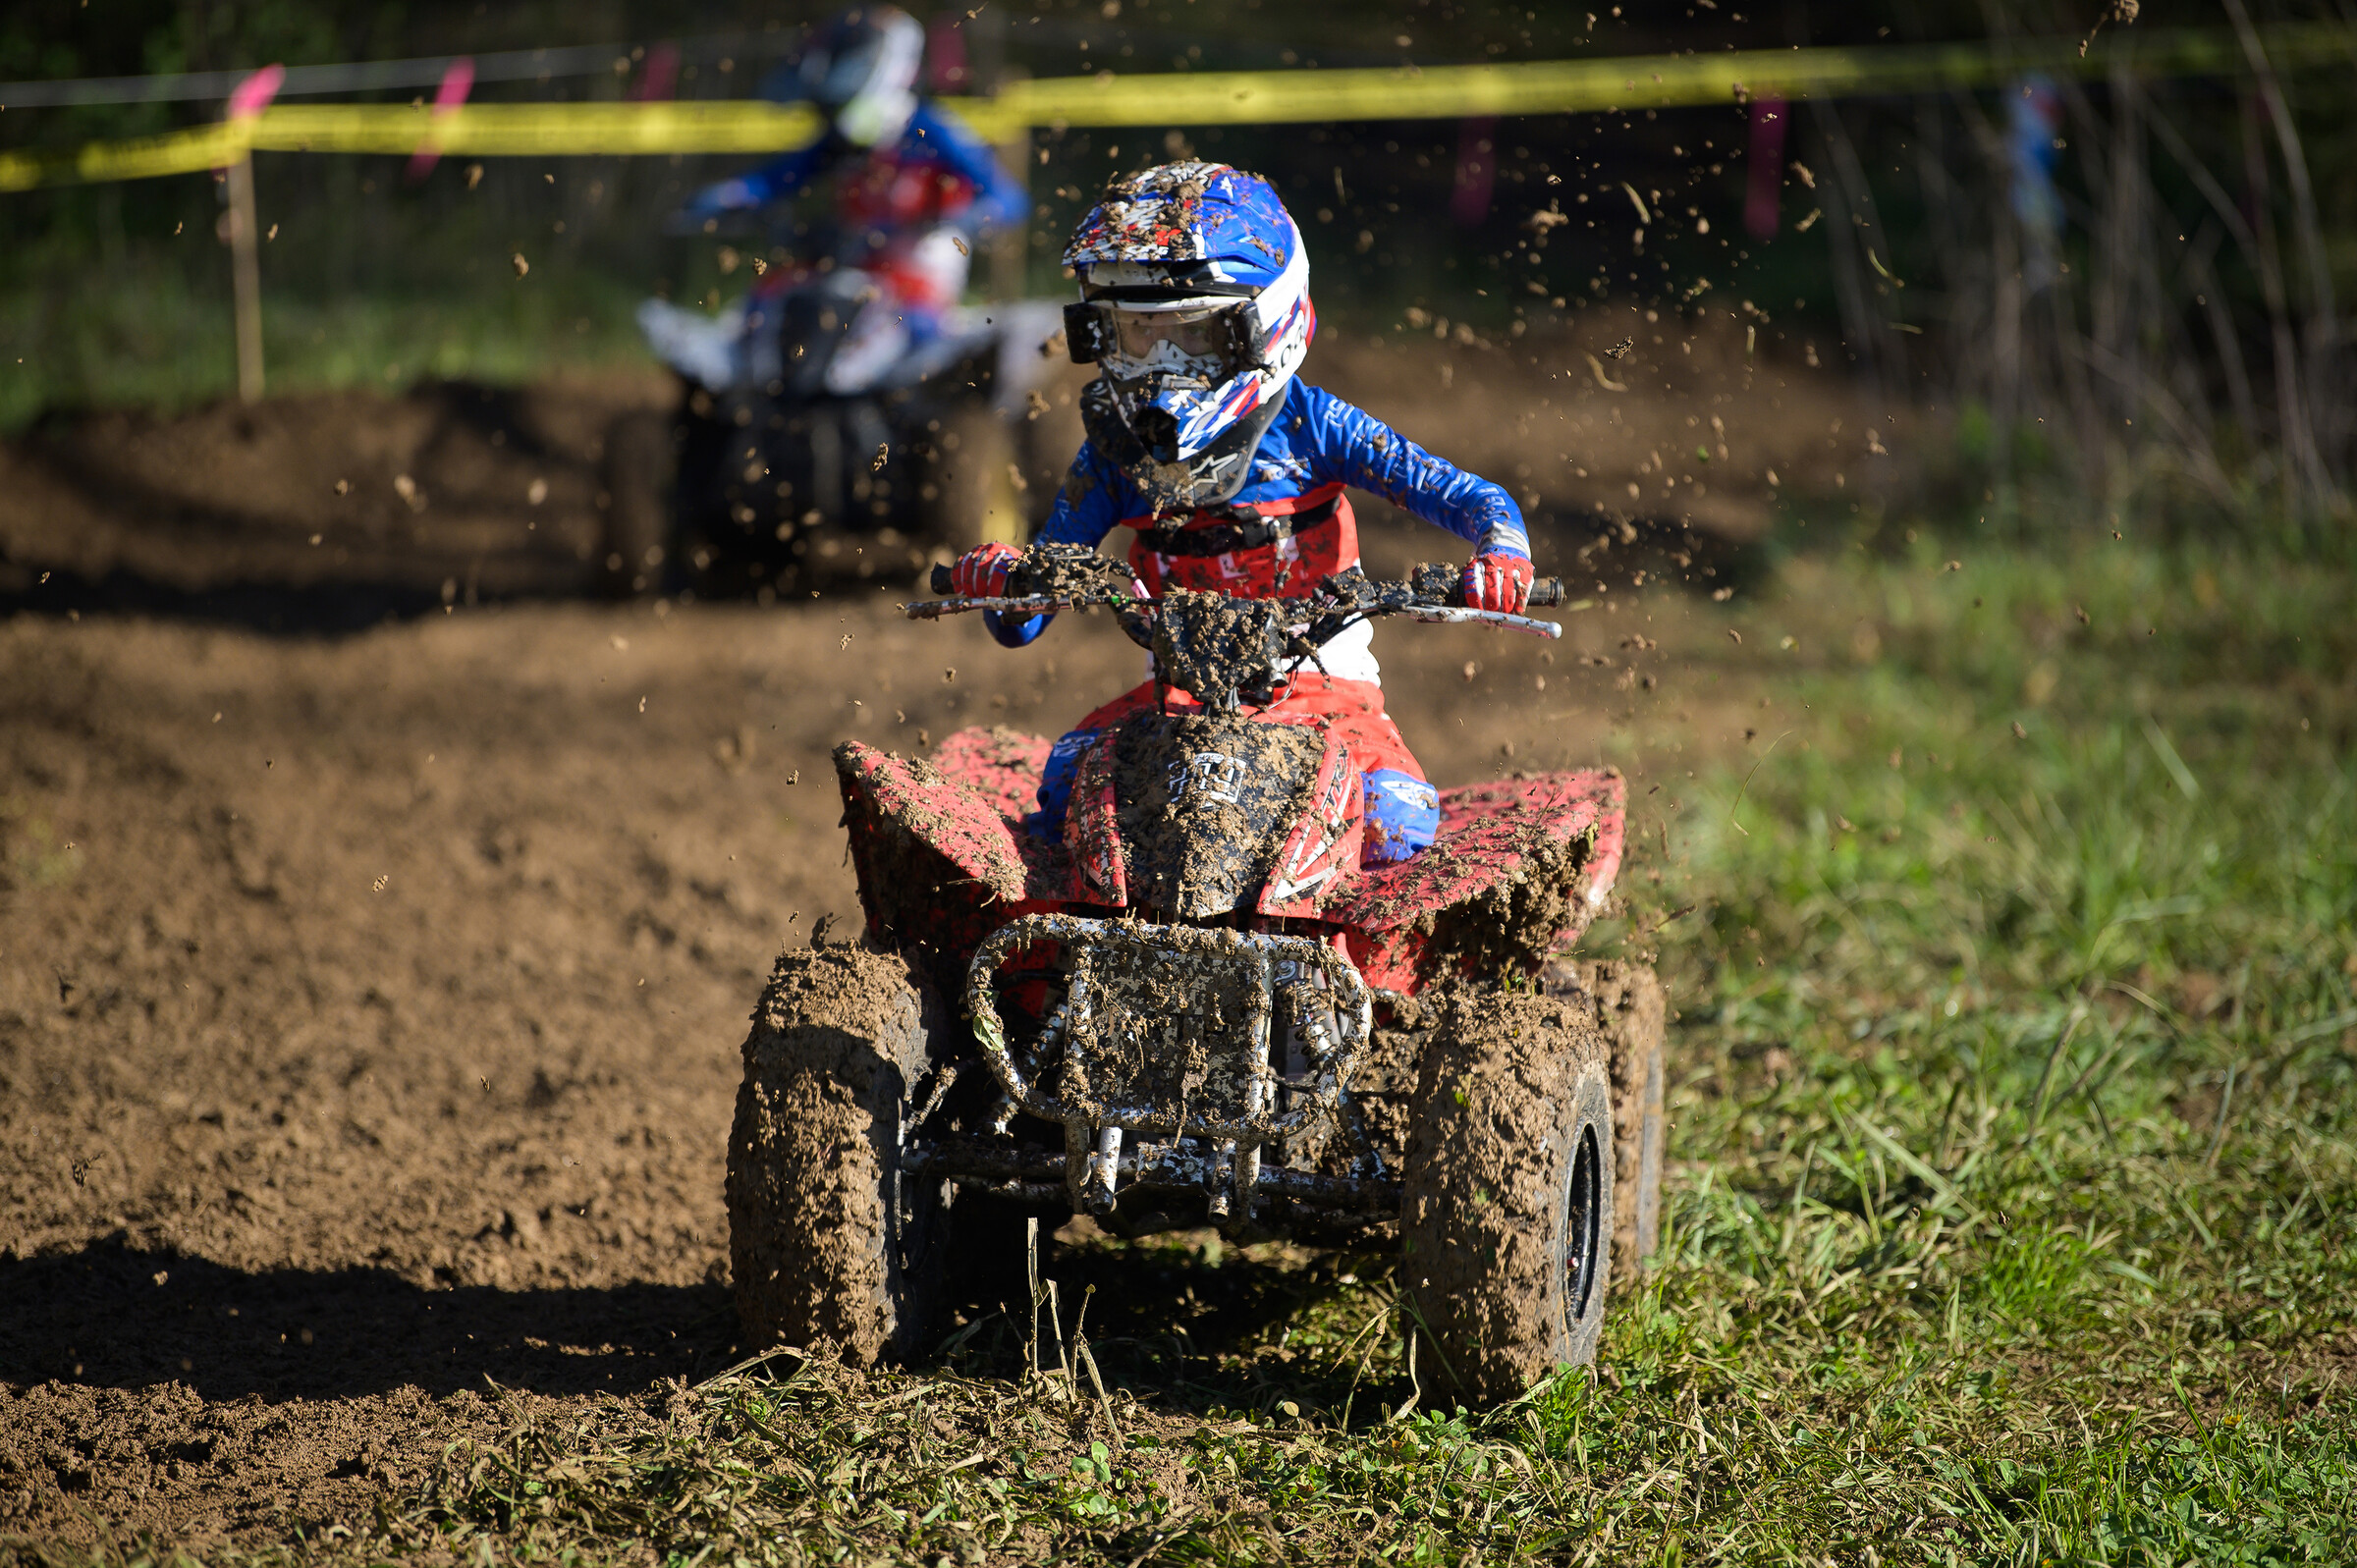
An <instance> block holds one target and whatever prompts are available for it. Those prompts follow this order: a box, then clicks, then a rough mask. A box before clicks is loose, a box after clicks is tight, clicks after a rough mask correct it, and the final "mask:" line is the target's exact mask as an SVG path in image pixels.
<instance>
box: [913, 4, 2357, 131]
mask: <svg viewBox="0 0 2357 1568" xmlns="http://www.w3.org/2000/svg"><path fill="white" fill-rule="evenodd" d="M2262 36H2263V38H2264V42H2265V47H2266V49H2267V52H2268V54H2269V56H2270V58H2271V59H2274V60H2275V61H2276V62H2278V63H2280V64H2284V65H2290V64H2295V63H2298V62H2301V61H2306V60H2314V59H2318V58H2328V57H2330V56H2333V55H2341V56H2344V57H2347V58H2350V59H2357V28H2350V27H2338V26H2330V25H2301V26H2287V27H2274V28H2270V29H2266V30H2265V31H2264V32H2263V34H2262ZM2247 69H2248V60H2247V58H2246V57H2245V55H2244V53H2243V50H2242V46H2241V44H2240V42H2239V41H2238V40H2237V39H2236V38H2235V36H2234V35H2233V34H2232V33H2231V32H2223V31H2183V32H2163V33H2149V34H2143V35H2134V34H2130V33H2127V32H2121V33H2118V34H2116V35H2110V34H2108V35H2107V42H2106V44H2105V45H2104V46H2103V47H2098V48H2091V49H2089V50H2088V52H2087V53H2086V55H2085V56H2081V54H2080V53H2079V47H2078V44H2077V43H2076V42H2074V41H2072V40H2068V39H2016V40H2010V41H2006V40H1996V41H1991V42H1985V43H1955V44H1922V45H1885V46H1878V47H1875V48H1871V49H1789V50H1781V51H1780V50H1773V49H1755V50H1747V51H1742V52H1731V51H1730V52H1723V53H1719V54H1702V53H1692V54H1684V55H1672V56H1667V57H1659V56H1657V57H1630V56H1621V57H1617V58H1600V59H1593V60H1561V61H1541V62H1532V63H1528V64H1512V65H1495V66H1432V67H1427V68H1424V69H1421V70H1419V69H1417V68H1415V67H1412V66H1411V67H1404V68H1398V69H1392V70H1375V71H1290V72H1282V73H1279V72H1200V73H1197V72H1181V73H1175V74H1170V75H1156V76H1151V77H1121V76H1116V75H1114V74H1113V73H1111V72H1105V73H1100V74H1099V75H1098V76H1096V77H1094V78H1087V77H1079V78H1073V77H1065V78H1054V79H1049V80H1046V81H1023V82H1016V83H1013V84H1011V85H1010V86H1009V88H1008V89H1007V91H1006V92H1005V93H1003V94H1002V95H1001V96H999V97H997V98H995V99H991V100H989V101H987V102H975V103H972V104H971V105H967V104H960V105H959V113H960V114H961V115H963V116H964V117H965V118H966V119H967V120H969V121H971V122H972V123H973V124H974V125H975V127H976V128H977V129H981V130H983V133H984V135H993V134H994V133H995V132H997V131H999V130H1001V129H1014V130H1019V129H1020V128H1021V127H1023V126H1026V125H1030V126H1141V125H1143V126H1198V125H1233V124H1239V123H1257V124H1263V125H1274V124H1285V123H1300V122H1308V121H1336V120H1422V119H1454V118H1457V117H1459V116H1465V115H1493V114H1494V115H1537V114H1594V113H1599V112H1604V111H1610V110H1622V109H1673V108H1692V107H1696V106H1701V105H1709V104H1714V103H1735V102H1739V101H1742V100H1744V99H1748V98H1785V99H1793V98H1828V97H1854V96H1858V95H1861V94H1867V93H1908V92H1919V91H1923V90H1925V89H1937V88H1947V87H1975V86H1988V85H1991V84H1994V83H1997V82H2001V81H2009V80H2011V79H2012V78H2014V77H2017V76H2019V75H2021V74H2023V73H2025V72H2032V71H2038V72H2047V73H2050V74H2056V75H2076V76H2098V75H2105V74H2108V73H2110V72H2111V71H2113V70H2126V71H2128V72H2130V73H2132V74H2135V75H2139V76H2199V75H2209V74H2213V73H2217V74H2232V73H2239V72H2242V71H2245V70H2247Z"/></svg>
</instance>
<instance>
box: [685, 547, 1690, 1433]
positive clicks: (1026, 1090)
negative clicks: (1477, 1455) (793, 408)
mask: <svg viewBox="0 0 2357 1568" xmlns="http://www.w3.org/2000/svg"><path fill="white" fill-rule="evenodd" d="M944 577H946V573H942V574H938V575H937V577H936V582H935V587H936V591H946V589H947V583H946V581H944V580H942V579H943V578H944ZM1559 594H1560V589H1559V588H1557V587H1556V586H1555V585H1553V584H1547V583H1543V584H1542V585H1541V593H1540V594H1539V595H1534V603H1541V604H1550V603H1555V602H1557V596H1558V595H1559ZM1455 599H1456V573H1455V570H1454V568H1429V567H1428V568H1419V569H1418V571H1417V572H1416V573H1415V574H1414V577H1413V579H1412V580H1410V581H1404V582H1385V581H1376V580H1372V579H1370V578H1368V577H1366V576H1365V575H1363V574H1362V573H1360V572H1358V571H1355V570H1353V571H1351V572H1347V573H1343V574H1340V575H1337V576H1334V577H1329V578H1327V579H1326V580H1325V582H1324V583H1323V584H1321V586H1320V589H1319V591H1318V592H1317V593H1316V594H1315V595H1314V596H1312V597H1311V598H1309V599H1308V600H1306V601H1304V600H1298V599H1295V600H1266V599H1236V598H1230V597H1228V596H1226V595H1223V594H1217V593H1189V592H1184V591H1174V592H1171V593H1169V594H1166V595H1165V596H1164V597H1162V598H1160V599H1148V598H1146V597H1144V595H1143V594H1142V593H1141V592H1140V591H1139V589H1138V587H1137V584H1136V583H1135V581H1134V580H1133V578H1132V576H1131V574H1130V571H1129V569H1128V568H1127V567H1126V566H1124V565H1122V564H1119V563H1116V562H1113V561H1110V560H1107V559H1106V558H1104V557H1102V556H1098V555H1096V554H1095V553H1094V552H1091V551H1087V550H1075V549H1071V548H1069V547H1053V546H1041V547H1034V548H1033V549H1032V550H1031V551H1029V552H1027V553H1026V555H1025V557H1024V559H1023V561H1022V563H1021V564H1020V565H1019V566H1018V567H1017V568H1015V569H1014V572H1013V573H1012V575H1011V578H1010V581H1009V585H1008V595H1007V597H1004V598H995V599H964V598H949V599H943V600H938V601H933V602H929V603H923V604H917V605H911V606H909V607H908V613H909V614H910V615H911V616H912V617H917V618H932V617H936V616H941V615H948V614H956V613H960V612H967V611H974V610H999V611H1003V612H1007V613H1011V614H1015V615H1032V614H1036V613H1038V612H1041V611H1045V610H1066V609H1082V610H1087V609H1091V608H1097V607H1102V608H1105V609H1108V610H1110V611H1111V612H1112V613H1113V615H1114V616H1115V617H1116V619H1117V620H1118V621H1119V622H1120V623H1121V625H1122V627H1123V629H1124V631H1126V632H1127V633H1128V635H1129V636H1130V637H1131V638H1132V639H1133V640H1134V641H1136V642H1137V643H1139V644H1140V645H1141V646H1143V647H1146V648H1147V649H1149V650H1150V651H1151V652H1152V653H1153V656H1154V661H1155V669H1156V671H1157V678H1158V681H1159V682H1161V685H1160V688H1159V693H1158V694H1159V695H1161V696H1162V697H1163V698H1164V699H1165V700H1164V701H1163V703H1162V704H1161V708H1160V711H1153V712H1147V713H1144V714H1141V715H1139V716H1137V717H1135V718H1133V719H1130V720H1127V721H1125V722H1124V723H1122V724H1120V725H1118V726H1116V727H1115V728H1114V729H1112V730H1109V731H1107V732H1106V733H1105V734H1104V735H1103V737H1102V738H1100V739H1099V740H1098V741H1097V743H1096V744H1095V745H1094V746H1093V747H1092V748H1091V749H1090V751H1089V752H1088V753H1087V754H1086V755H1085V757H1084V758H1083V760H1082V762H1081V765H1080V768H1079V772H1078V775H1077V782H1076V784H1075V786H1074V788H1073V792H1072V799H1071V805H1070V808H1069V812H1068V814H1067V817H1066V820H1065V823H1064V825H1063V832H1062V837H1061V838H1057V839H1054V840H1051V839H1048V838H1040V837H1037V836H1035V835H1034V834H1031V833H1028V832H1026V831H1025V828H1024V825H1023V822H1022V816H1023V813H1024V811H1025V809H1026V807H1027V806H1028V805H1029V803H1030V798H1031V795H1032V791H1033V789H1034V787H1035V786H1036V785H1037V784H1038V781H1039V777H1040V772H1041V769H1042V767H1043V766H1044V764H1045V762H1046V760H1047V753H1048V748H1049V742H1048V741H1046V740H1044V739H1041V738H1039V737H1037V736H1033V735H1025V734H1018V733H1015V732H1014V731H1012V730H961V731H959V733H957V734H954V735H952V736H950V737H949V738H948V739H947V740H946V741H944V742H943V743H942V745H941V748H940V750H939V752H938V753H937V755H936V757H935V758H934V760H933V761H931V762H924V761H917V760H910V759H904V758H901V757H896V756H893V755H892V754H890V753H888V752H882V751H877V750H874V749H872V748H870V747H867V746H864V745H861V744H858V743H857V742H849V743H846V744H845V745H843V746H842V747H841V748H839V749H838V750H837V752H836V754H835V761H836V768H837V770H838V772H839V774H840V775H841V779H842V784H843V796H844V803H845V824H846V826H847V827H848V828H849V830H850V841H851V858H852V862H853V865H854V866H855V868H856V870H857V874H858V879H859V894H860V901H861V904H862V906H863V907H864V909H865V912H866V916H867V932H866V937H865V940H864V942H863V943H861V944H860V945H858V946H819V947H816V948H810V949H802V950H795V951H789V952H787V953H785V954H784V955H783V956H781V958H780V959H779V961H778V965H777V969H776V971H775V973H774V974H773V975H772V976H771V979H770V983H769V987H768V989H767V991H766V992H765V993H764V994H763V996H762V999H761V1004H760V1007H759V1009H758V1010H757V1011H756V1012H755V1013H754V1015H753V1027H752V1033H751V1034H750V1036H749V1037H748V1038H747V1039H746V1041H745V1045H744V1067H745V1075H744V1084H743V1087H742V1090H741V1091H740V1095H739V1098H738V1104H737V1120H736V1128H735V1131H734V1133H733V1135H732V1137H731V1140H730V1146H729V1183H728V1193H729V1219H730V1240H731V1252H732V1258H733V1261H734V1264H735V1269H736V1292H737V1304H738V1310H739V1313H740V1316H741V1318H742V1320H743V1325H744V1327H745V1329H746V1331H747V1332H748V1333H749V1334H750V1335H751V1336H752V1337H753V1339H754V1340H755V1342H762V1343H766V1342H771V1341H776V1340H785V1341H788V1342H794V1343H805V1344H806V1343H809V1342H811V1341H813V1340H816V1339H820V1338H827V1339H831V1340H833V1341H834V1342H835V1343H836V1344H837V1346H838V1347H839V1348H841V1349H842V1350H843V1351H844V1352H845V1353H847V1354H849V1355H850V1356H852V1357H854V1358H857V1359H860V1360H869V1359H874V1358H876V1357H879V1356H891V1357H895V1358H899V1359H910V1358H914V1357H918V1356H921V1355H923V1354H925V1353H926V1352H928V1351H930V1350H931V1349H932V1348H933V1346H934V1343H935V1334H936V1332H937V1329H938V1324H937V1316H938V1313H939V1310H940V1308H941V1305H942V1302H943V1297H944V1294H945V1285H946V1284H948V1282H950V1281H952V1280H955V1281H957V1282H958V1284H959V1286H965V1285H970V1284H971V1282H972V1280H973V1278H974V1277H976V1275H975V1273H974V1272H973V1271H977V1270H981V1269H986V1268H989V1267H991V1266H992V1265H994V1264H996V1265H998V1266H1000V1267H1004V1265H1005V1261H1006V1260H1007V1259H1008V1258H1010V1257H1013V1258H1014V1259H1017V1260H1018V1261H1019V1259H1020V1256H1021V1247H1022V1243H1021V1240H1020V1237H1021V1236H1022V1234H1023V1220H1024V1217H1026V1216H1046V1217H1048V1218H1047V1224H1048V1225H1049V1227H1051V1228H1052V1227H1053V1226H1054V1225H1056V1224H1060V1223H1062V1222H1063V1220H1064V1218H1065V1217H1068V1216H1069V1215H1070V1214H1072V1213H1074V1212H1077V1213H1080V1214H1086V1215H1089V1216H1092V1217H1094V1218H1095V1219H1096V1221H1097V1223H1098V1224H1099V1225H1101V1226H1103V1227H1104V1228H1105V1229H1107V1230H1109V1231H1112V1232H1114V1233H1116V1234H1120V1235H1139V1234H1144V1233H1147V1232H1151V1231H1156V1230H1168V1229H1174V1228H1182V1227H1193V1226H1201V1225H1206V1224H1209V1225H1216V1226H1218V1227H1219V1228H1220V1229H1221V1230H1222V1231H1223V1232H1224V1233H1226V1234H1227V1235H1228V1236H1230V1237H1232V1238H1235V1239H1238V1240H1247V1241H1248V1240H1253V1239H1261V1238H1268V1237H1278V1236H1284V1237H1291V1238H1294V1239H1296V1240H1301V1241H1306V1242H1312V1243H1330V1242H1336V1241H1342V1240H1346V1239H1350V1238H1353V1237H1356V1238H1360V1239H1361V1240H1362V1242H1363V1239H1364V1238H1365V1237H1366V1236H1367V1233H1369V1232H1384V1233H1388V1232H1391V1231H1394V1230H1396V1232H1397V1235H1398V1245H1399V1248H1400V1262H1399V1278H1400V1283H1401V1286H1402V1289H1403V1292H1404V1295H1405V1297H1406V1299H1407V1301H1408V1303H1409V1305H1410V1309H1411V1315H1412V1316H1413V1318H1414V1319H1415V1323H1416V1325H1417V1330H1418V1332H1419V1333H1420V1334H1421V1335H1422V1336H1423V1339H1424V1343H1425V1345H1426V1347H1427V1351H1428V1353H1427V1355H1426V1357H1425V1358H1424V1366H1425V1367H1426V1368H1428V1369H1429V1368H1437V1369H1438V1376H1439V1381H1440V1382H1441V1383H1442V1385H1443V1386H1444V1387H1446V1388H1449V1389H1451V1391H1453V1392H1454V1393H1456V1394H1458V1395H1460V1396H1461V1397H1466V1398H1474V1399H1499V1398H1510V1397H1512V1396H1513V1395H1515V1394H1519V1393H1520V1392H1521V1391H1522V1390H1523V1389H1524V1388H1526V1387H1527V1386H1529V1384H1530V1383H1531V1382H1532V1381H1533V1380H1535V1379H1537V1378H1539V1377H1541V1376H1544V1375H1545V1374H1546V1373H1548V1372H1549V1371H1551V1370H1552V1369H1554V1368H1555V1367H1557V1366H1559V1365H1562V1364H1566V1363H1569V1364H1579V1363H1584V1362H1586V1361H1587V1360H1589V1359H1590V1358H1591V1357H1592V1356H1593V1355H1594V1354H1595V1349H1596V1341H1597V1334H1598V1331H1599V1329H1600V1327H1601V1325H1602V1322H1603V1311H1604V1301H1605V1291H1606V1285H1607V1276H1608V1273H1610V1274H1617V1275H1619V1276H1620V1277H1627V1276H1629V1275H1632V1274H1633V1273H1634V1272H1635V1271H1636V1270H1637V1268H1638V1266H1639V1263H1640V1260H1642V1259H1643V1258H1644V1256H1645V1255H1646V1254H1647V1253H1648V1252H1649V1251H1650V1250H1651V1248H1652V1245H1653V1240H1654V1229H1655V1217H1656V1211H1657V1194H1658V1190H1659V1184H1660V1165H1661V1148H1662V1114H1661V1105H1662V1030H1663V1004H1662V993H1661V989H1660V987H1659V985H1658V984H1657V983H1656V982H1655V980H1654V978H1653V976H1652V974H1651V973H1650V971H1647V970H1645V969H1642V968H1639V967H1637V966H1634V965H1627V964H1615V963H1579V962H1573V961H1570V960H1567V959H1564V958H1562V957H1560V956H1558V955H1559V954H1560V953H1561V951H1562V949H1563V948H1565V947H1566V946H1568V945H1569V944H1570V943H1571V942H1572V941H1573V940H1574V939H1576V938H1577V936H1578V935H1579V934H1580V932H1581V931H1582V930H1584V929H1585V927H1586V926H1587V924H1588V922H1589V920H1590V919H1591V918H1592V917H1593V915H1594V914H1595V912H1596V911H1597V910H1598V909H1599V908H1601V907H1602V906H1603V904H1604V903H1605V901H1606V896H1607V894H1608V892H1610V890H1611V888H1612V885H1613V879H1614V877H1615V875H1616V874H1617V871H1618V869H1619V865H1620V855H1621V845H1622V820H1623V813H1624V810H1625V807H1626V792H1625V789H1624V787H1623V785H1622V783H1621V780H1620V777H1619V775H1618V774H1617V773H1615V772H1611V771H1604V772H1589V773H1555V774H1540V775H1536V776H1528V777H1522V778H1517V779H1514V780H1512V781H1510V782H1507V783H1501V784H1478V785H1472V786H1469V787H1465V788H1459V789H1451V790H1444V791H1443V792H1442V795H1441V811H1442V829H1441V833H1440V836H1439V838H1437V840H1436V841H1435V842H1433V843H1432V844H1431V845H1430V846H1429V847H1428V848H1426V849H1424V850H1422V851H1421V852H1419V853H1417V854H1416V855H1414V856H1413V857H1412V858H1410V859H1408V860H1405V861H1403V862H1400V863H1398V864H1394V865H1384V866H1377V867H1370V868H1362V867H1361V866H1360V863H1359V862H1360V846H1361V839H1362V835H1363V833H1364V832H1365V824H1364V821H1363V813H1362V808H1361V804H1360V785H1359V770H1358V767H1357V765H1356V764H1355V763H1354V762H1353V760H1352V759H1351V757H1350V755H1349V753H1348V750H1347V748H1346V746H1345V745H1344V744H1343V742H1342V741H1341V740H1340V739H1339V738H1338V737H1336V736H1334V735H1333V734H1331V733H1329V731H1328V730H1326V729H1325V728H1324V727H1323V726H1320V725H1318V724H1315V723H1308V722H1304V723H1289V722H1278V721H1275V720H1272V719H1270V718H1268V717H1267V716H1265V715H1259V714H1256V713H1255V712H1254V711H1253V708H1254V705H1255V704H1256V703H1261V704H1265V703H1267V702H1268V701H1270V700H1271V695H1272V693H1273V691H1274V690H1275V689H1276V688H1277V687H1278V686H1280V685H1281V684H1282V683H1283V681H1284V679H1285V676H1284V674H1283V672H1285V671H1286V670H1287V669H1288V668H1290V667H1292V666H1294V665H1296V664H1297V663H1300V662H1303V661H1309V660H1314V659H1315V657H1316V651H1317V649H1318V648H1319V647H1320V646H1321V645H1322V644H1323V643H1325V642H1326V641H1327V640H1328V639H1329V638H1332V637H1333V636H1335V635H1336V634H1337V633H1339V632H1341V631H1342V630H1343V628H1344V627H1345V626H1347V625H1349V624H1351V623H1353V622H1356V621H1358V620H1360V619H1362V618H1366V617H1376V616H1382V617H1399V618H1405V619H1408V620H1413V621H1423V622H1482V623H1487V624H1492V625H1499V626H1506V627H1511V628H1515V629H1520V630H1524V631H1532V632H1537V633H1539V634H1541V635H1545V636H1550V637H1553V636H1560V635H1561V634H1562V628H1561V627H1560V626H1559V625H1556V624H1554V623H1552V622H1544V621H1536V620H1531V619H1528V618H1525V617H1520V616H1508V615H1502V614H1499V613H1496V612H1489V611H1480V610H1469V609H1465V608H1462V607H1461V606H1460V605H1458V604H1457V603H1455V602H1453V601H1454V600H1455ZM949 999H961V1001H962V1005H956V1006H954V1005H952V1003H951V1001H950V1000H949Z"/></svg>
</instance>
